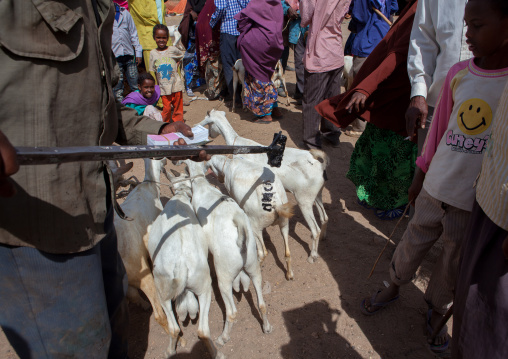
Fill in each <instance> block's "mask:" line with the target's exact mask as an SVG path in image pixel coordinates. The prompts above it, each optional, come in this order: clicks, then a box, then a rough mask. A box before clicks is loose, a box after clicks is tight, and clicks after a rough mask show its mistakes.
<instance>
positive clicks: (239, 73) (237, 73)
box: [231, 59, 245, 112]
mask: <svg viewBox="0 0 508 359" xmlns="http://www.w3.org/2000/svg"><path fill="white" fill-rule="evenodd" d="M244 80H245V67H244V66H243V61H242V59H238V60H236V62H235V64H234V65H233V108H232V109H231V111H232V112H235V103H236V88H237V86H238V82H240V87H241V88H242V95H241V96H242V107H243V108H244V109H245V105H243V83H244Z"/></svg>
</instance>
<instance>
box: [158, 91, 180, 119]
mask: <svg viewBox="0 0 508 359" xmlns="http://www.w3.org/2000/svg"><path fill="white" fill-rule="evenodd" d="M161 98H162V105H163V108H162V119H163V120H164V122H175V121H183V94H182V91H178V92H174V93H172V94H171V95H163V96H161ZM171 106H173V116H171Z"/></svg>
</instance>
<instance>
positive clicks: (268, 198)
mask: <svg viewBox="0 0 508 359" xmlns="http://www.w3.org/2000/svg"><path fill="white" fill-rule="evenodd" d="M263 189H264V191H265V192H264V193H263V197H262V198H261V205H262V207H263V210H264V211H267V212H271V211H272V209H273V206H272V199H273V193H272V192H271V191H272V190H273V185H272V183H271V182H270V181H264V182H263Z"/></svg>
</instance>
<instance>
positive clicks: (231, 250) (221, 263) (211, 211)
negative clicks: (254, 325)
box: [185, 160, 272, 345]
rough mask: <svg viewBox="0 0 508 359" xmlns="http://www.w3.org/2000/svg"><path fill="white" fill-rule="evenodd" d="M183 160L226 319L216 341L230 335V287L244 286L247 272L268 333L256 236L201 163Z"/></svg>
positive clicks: (233, 316)
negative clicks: (224, 308)
mask: <svg viewBox="0 0 508 359" xmlns="http://www.w3.org/2000/svg"><path fill="white" fill-rule="evenodd" d="M185 163H186V165H187V171H188V173H189V174H190V176H191V178H192V180H191V182H192V207H193V208H194V211H195V213H196V215H197V217H198V220H199V222H200V223H201V226H202V227H203V231H204V233H205V236H206V238H207V240H208V250H209V251H210V253H211V254H212V256H213V262H214V266H215V272H216V274H217V280H218V284H219V289H220V292H221V296H222V299H223V300H224V304H225V306H226V322H225V323H224V330H223V332H222V334H221V335H220V336H219V338H218V339H217V342H218V343H219V344H221V345H222V344H224V343H226V342H227V341H228V340H229V339H230V335H231V329H232V327H233V323H234V321H235V319H236V314H237V310H236V306H235V302H234V298H233V291H232V290H233V287H234V288H235V290H239V284H240V282H242V286H243V288H244V290H247V287H248V280H247V275H248V276H249V277H250V279H251V280H252V283H253V285H254V288H255V290H256V294H257V299H258V307H259V312H260V313H261V317H262V318H263V331H264V332H265V333H270V332H271V331H272V326H271V325H270V323H269V322H268V317H267V314H266V304H265V301H264V299H263V294H262V287H261V285H262V277H261V268H260V266H259V262H258V258H257V252H256V240H255V238H254V235H253V233H252V229H251V226H250V222H249V219H248V218H247V215H246V214H245V212H244V211H243V210H242V209H241V208H240V207H239V206H238V204H237V203H236V202H235V201H234V200H232V199H231V198H230V197H228V196H226V195H224V194H222V193H221V192H220V191H219V190H218V189H217V188H215V187H214V186H212V185H211V184H210V183H208V181H207V180H206V178H205V176H204V174H205V171H204V166H203V164H202V163H197V162H192V161H190V160H186V161H185ZM246 274H247V275H246Z"/></svg>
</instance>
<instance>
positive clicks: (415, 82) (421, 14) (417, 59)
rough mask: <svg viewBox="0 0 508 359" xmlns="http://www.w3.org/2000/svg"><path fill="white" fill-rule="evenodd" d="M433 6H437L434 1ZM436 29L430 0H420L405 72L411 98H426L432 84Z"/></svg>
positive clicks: (436, 48) (437, 46)
mask: <svg viewBox="0 0 508 359" xmlns="http://www.w3.org/2000/svg"><path fill="white" fill-rule="evenodd" d="M435 6H438V4H437V3H436V4H435ZM439 51H440V49H439V45H438V43H437V40H436V29H435V28H434V23H433V20H432V16H431V9H430V0H420V2H419V3H418V6H417V7H416V13H415V18H414V22H413V29H412V30H411V38H410V41H409V52H408V60H407V72H408V74H409V80H410V82H411V98H413V97H415V96H422V97H423V98H427V90H428V88H429V87H430V85H431V84H432V76H433V74H434V70H435V69H436V58H437V55H438V53H439Z"/></svg>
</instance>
